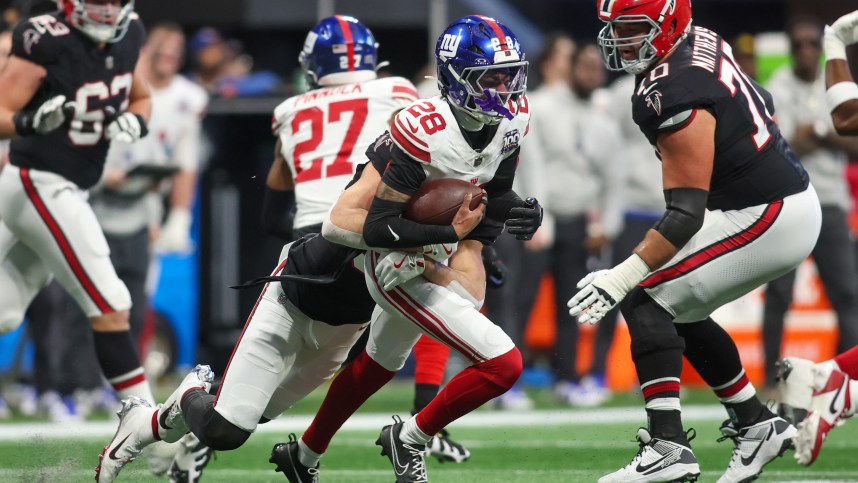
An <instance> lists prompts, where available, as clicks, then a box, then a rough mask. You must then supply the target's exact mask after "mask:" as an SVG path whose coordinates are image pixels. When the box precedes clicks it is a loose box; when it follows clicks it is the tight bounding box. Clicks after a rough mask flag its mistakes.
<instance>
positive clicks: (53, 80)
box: [9, 12, 146, 189]
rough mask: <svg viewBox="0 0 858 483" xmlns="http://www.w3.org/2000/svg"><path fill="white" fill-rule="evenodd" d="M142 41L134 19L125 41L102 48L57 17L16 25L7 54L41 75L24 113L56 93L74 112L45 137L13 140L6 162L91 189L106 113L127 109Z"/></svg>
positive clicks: (105, 143) (99, 164)
mask: <svg viewBox="0 0 858 483" xmlns="http://www.w3.org/2000/svg"><path fill="white" fill-rule="evenodd" d="M145 36H146V34H145V31H144V29H143V24H142V22H140V20H139V19H138V18H137V16H136V15H134V17H133V19H132V20H131V23H130V25H129V27H128V32H127V33H126V34H125V36H124V37H122V39H121V40H119V41H118V42H115V43H112V44H106V45H105V47H104V48H103V49H100V48H98V45H97V44H96V43H95V42H93V41H92V40H91V39H90V38H89V37H86V36H85V35H84V34H83V33H81V32H80V31H79V30H78V29H76V28H74V27H72V26H70V25H69V24H68V23H66V20H65V15H64V14H62V13H60V12H56V13H52V14H48V15H41V16H38V17H32V18H30V19H28V20H27V21H24V22H21V23H20V24H18V26H17V27H15V30H14V32H13V34H12V55H14V56H16V57H20V58H22V59H24V60H27V61H29V62H32V63H34V64H38V65H40V66H42V67H44V68H45V69H46V70H47V75H46V76H45V78H44V79H43V81H42V85H41V87H40V88H39V90H38V92H36V95H34V96H33V98H32V99H31V100H30V103H29V104H28V105H27V106H26V108H27V109H36V108H38V106H39V105H41V104H42V103H43V102H44V101H46V100H47V99H48V98H50V97H52V96H54V95H58V94H62V95H64V96H66V100H67V101H74V102H75V104H76V108H75V111H74V114H73V116H72V118H71V120H70V121H66V123H65V124H64V125H63V126H60V127H59V128H58V129H56V130H54V131H52V132H50V133H48V134H46V135H42V136H38V135H34V136H26V137H20V138H16V139H13V140H12V143H11V146H10V153H9V161H10V162H11V163H12V164H14V165H15V166H19V167H21V168H32V169H38V170H43V171H51V172H54V173H57V174H60V175H62V176H63V177H65V178H66V179H68V180H70V181H72V182H74V183H75V184H77V185H78V186H79V187H81V188H82V189H86V188H89V187H91V186H92V185H94V184H95V183H96V182H97V181H98V180H99V178H101V172H102V170H103V168H104V161H105V159H106V156H107V148H108V147H109V140H108V139H107V138H106V137H105V136H104V128H105V126H106V123H107V122H109V121H110V120H111V119H112V116H111V115H110V114H111V113H112V114H113V115H115V114H120V113H122V112H124V111H125V110H126V109H127V108H128V104H129V94H130V93H131V84H132V81H133V74H134V67H135V66H136V65H137V58H138V57H139V54H140V47H141V46H142V45H143V41H144V40H145Z"/></svg>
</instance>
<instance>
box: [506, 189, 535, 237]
mask: <svg viewBox="0 0 858 483" xmlns="http://www.w3.org/2000/svg"><path fill="white" fill-rule="evenodd" d="M541 224H542V207H541V206H539V202H538V201H536V198H528V199H526V200H524V206H519V207H516V208H513V209H511V210H509V219H508V220H506V231H507V232H509V234H510V235H515V237H516V238H517V239H519V240H530V239H531V238H533V234H534V233H536V230H537V229H539V226H540V225H541Z"/></svg>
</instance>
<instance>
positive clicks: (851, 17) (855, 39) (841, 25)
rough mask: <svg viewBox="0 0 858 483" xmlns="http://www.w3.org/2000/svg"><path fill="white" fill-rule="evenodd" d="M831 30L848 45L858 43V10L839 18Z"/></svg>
mask: <svg viewBox="0 0 858 483" xmlns="http://www.w3.org/2000/svg"><path fill="white" fill-rule="evenodd" d="M831 30H833V31H834V33H835V34H836V35H837V37H839V38H840V40H841V41H842V42H843V43H844V44H846V45H852V44H855V43H858V10H856V11H854V12H852V13H847V14H846V15H844V16H842V17H840V18H838V19H837V20H836V21H835V22H834V23H833V24H831Z"/></svg>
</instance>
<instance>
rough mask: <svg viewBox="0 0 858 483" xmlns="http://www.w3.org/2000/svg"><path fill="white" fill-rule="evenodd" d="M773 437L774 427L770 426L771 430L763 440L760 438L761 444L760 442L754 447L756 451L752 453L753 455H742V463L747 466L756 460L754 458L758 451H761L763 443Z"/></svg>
mask: <svg viewBox="0 0 858 483" xmlns="http://www.w3.org/2000/svg"><path fill="white" fill-rule="evenodd" d="M771 437H772V427H771V426H769V431H768V432H767V433H766V437H765V438H763V439H762V440H760V444H758V445H757V447H756V448H754V452H753V453H751V456H748V457H747V458H746V457H744V456H742V464H743V465H745V466H748V465H750V464H751V463H752V462H753V461H754V458H755V457H756V456H757V452H758V451H760V448H762V447H763V443H765V442H766V441H768V439H769V438H771Z"/></svg>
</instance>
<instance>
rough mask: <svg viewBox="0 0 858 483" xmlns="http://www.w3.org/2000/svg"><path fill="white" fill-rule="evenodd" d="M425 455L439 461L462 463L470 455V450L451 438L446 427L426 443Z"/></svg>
mask: <svg viewBox="0 0 858 483" xmlns="http://www.w3.org/2000/svg"><path fill="white" fill-rule="evenodd" d="M426 456H432V457H434V458H437V459H438V461H440V462H441V463H444V462H446V461H450V462H453V463H463V462H465V461H467V460H468V459H469V458H470V457H471V452H470V451H468V448H465V447H464V446H462V444H461V443H457V442H456V441H454V440H453V439H451V438H450V433H448V432H447V430H446V429H442V430H441V432H439V433H438V434H436V435H435V436H433V437H432V439H430V440H429V442H428V443H427V444H426Z"/></svg>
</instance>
